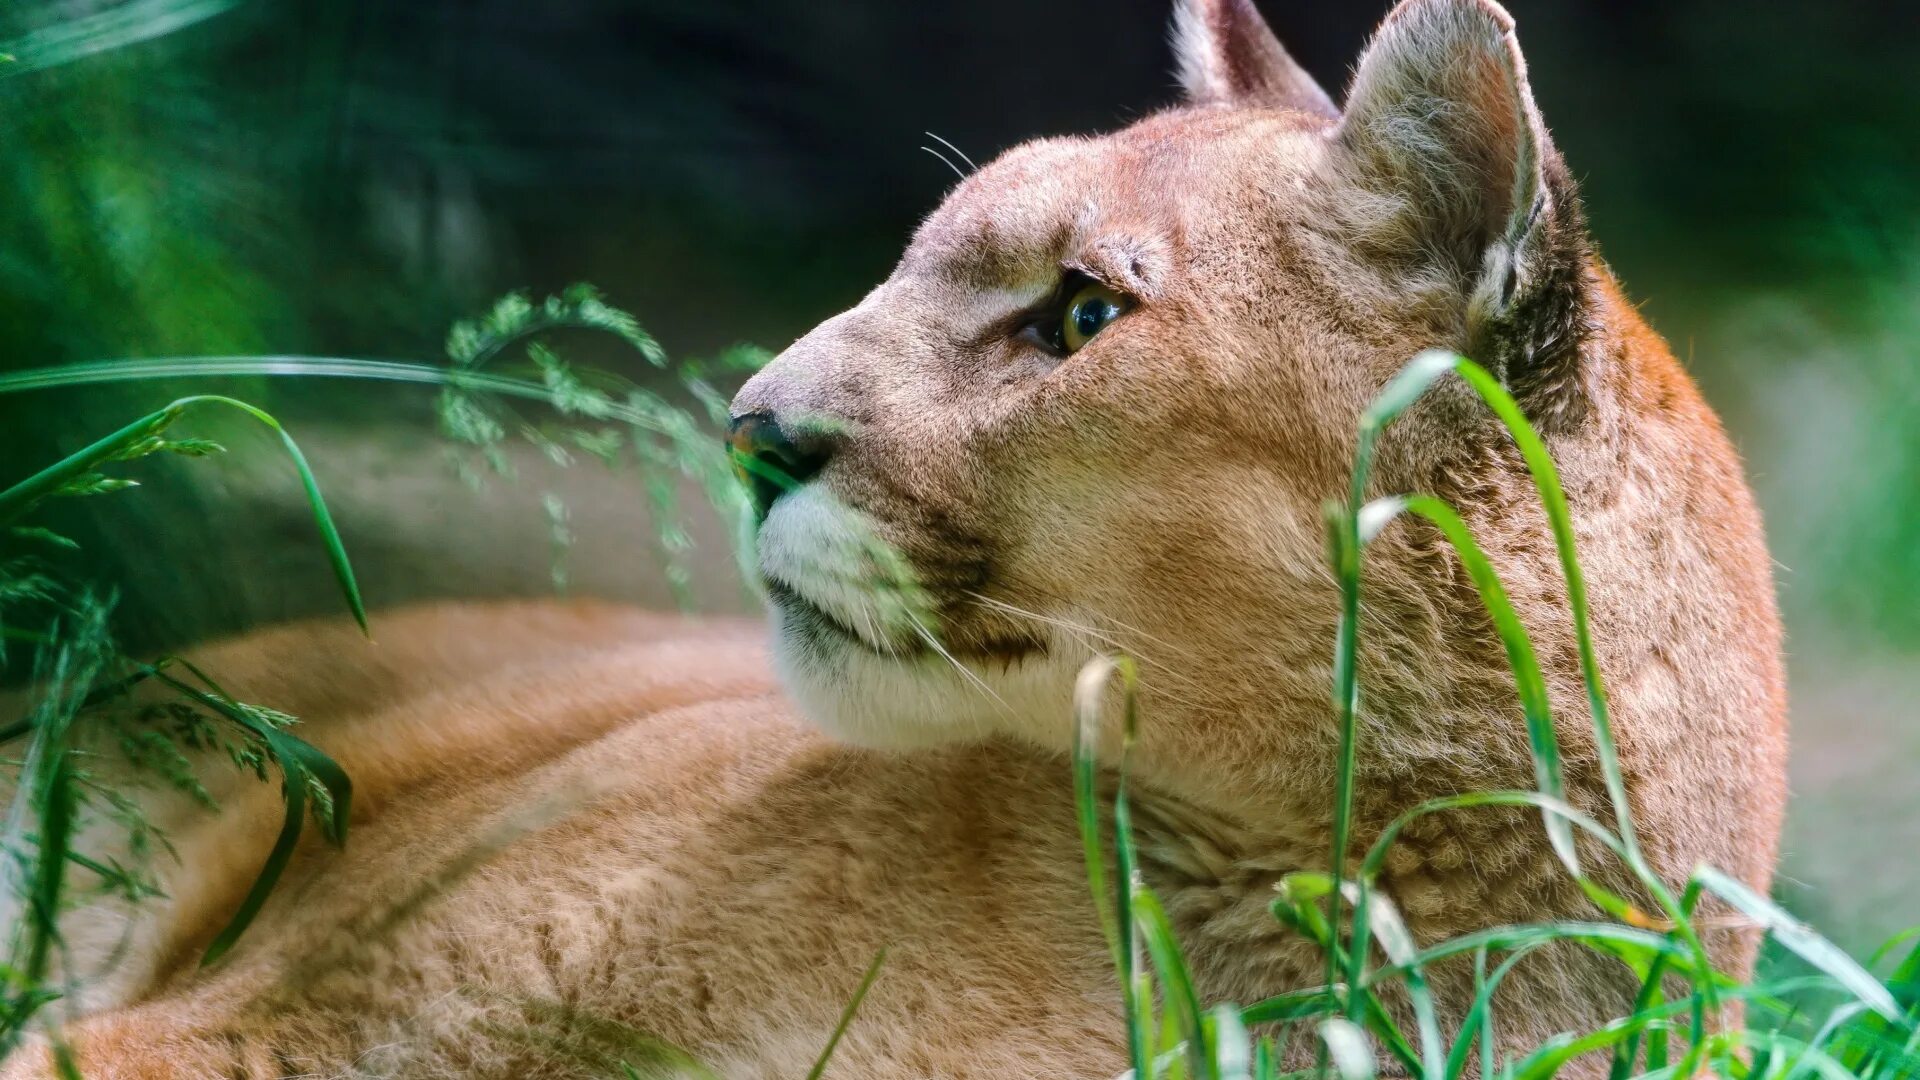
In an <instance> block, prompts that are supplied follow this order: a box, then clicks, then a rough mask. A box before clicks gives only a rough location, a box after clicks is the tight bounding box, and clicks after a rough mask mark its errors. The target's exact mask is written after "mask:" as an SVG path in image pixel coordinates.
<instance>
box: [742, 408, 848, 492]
mask: <svg viewBox="0 0 1920 1080" xmlns="http://www.w3.org/2000/svg"><path fill="white" fill-rule="evenodd" d="M727 447H728V450H729V452H730V455H731V456H732V458H733V470H734V472H735V473H737V474H739V477H740V480H741V482H742V483H744V484H746V486H747V493H748V495H749V496H750V497H751V498H752V500H753V512H754V515H755V516H756V517H762V518H764V517H766V516H767V511H768V510H771V509H772V508H773V501H774V500H775V499H778V498H779V497H780V496H782V495H784V494H786V493H787V492H789V491H792V490H794V489H795V488H797V487H799V486H800V485H801V484H804V483H806V482H807V481H808V480H811V479H813V478H814V477H815V476H817V475H819V473H820V470H821V469H822V468H825V467H826V464H827V459H828V458H830V457H832V456H833V454H832V448H831V446H830V445H829V442H828V439H827V437H826V436H825V435H824V434H817V435H806V434H801V435H799V436H798V437H797V438H796V437H795V436H794V435H790V434H789V433H788V432H787V431H786V430H784V429H782V428H781V426H780V423H779V421H777V420H775V419H774V418H773V414H771V413H763V412H761V413H748V414H746V415H745V416H736V417H734V418H733V426H732V429H731V430H730V431H729V432H728V433H727Z"/></svg>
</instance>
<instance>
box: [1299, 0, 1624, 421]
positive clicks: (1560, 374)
mask: <svg viewBox="0 0 1920 1080" xmlns="http://www.w3.org/2000/svg"><path fill="white" fill-rule="evenodd" d="M1337 141H1338V143H1339V144H1340V148H1341V150H1342V151H1343V153H1342V155H1341V158H1342V167H1343V170H1344V171H1345V172H1346V173H1347V174H1348V179H1349V182H1350V183H1352V184H1354V185H1356V186H1358V187H1360V188H1362V189H1363V193H1364V194H1365V195H1367V196H1370V198H1369V197H1363V198H1361V199H1357V200H1353V202H1354V204H1355V205H1360V206H1364V207H1366V209H1365V211H1364V212H1363V214H1362V217H1361V218H1360V219H1357V220H1356V221H1354V222H1351V223H1350V224H1352V225H1353V226H1354V227H1355V228H1354V232H1355V235H1356V237H1357V238H1358V239H1360V240H1361V241H1363V242H1365V243H1368V244H1369V246H1371V247H1372V248H1373V249H1374V251H1375V253H1376V254H1377V255H1380V256H1384V257H1385V259H1386V260H1387V261H1389V262H1398V263H1400V264H1402V265H1403V266H1407V267H1408V268H1409V269H1417V271H1418V272H1424V273H1428V274H1431V273H1434V272H1438V273H1440V274H1442V275H1445V277H1446V278H1447V279H1450V283H1451V284H1453V285H1454V286H1456V287H1458V288H1460V289H1461V290H1462V291H1463V292H1464V293H1465V295H1466V297H1467V307H1466V316H1467V318H1466V326H1467V340H1466V341H1464V342H1462V343H1460V346H1461V347H1462V348H1464V349H1465V351H1466V352H1467V354H1468V355H1469V356H1472V357H1473V358H1474V359H1476V360H1479V361H1480V362H1481V363H1483V364H1487V365H1488V366H1490V367H1492V368H1494V369H1495V370H1496V371H1500V372H1501V373H1503V375H1504V376H1505V377H1506V379H1507V381H1508V382H1509V384H1510V385H1511V386H1513V387H1514V388H1515V390H1516V392H1520V391H1523V390H1524V391H1526V396H1525V397H1523V403H1524V402H1525V401H1526V400H1527V398H1528V397H1531V398H1533V399H1534V404H1535V405H1536V406H1539V407H1541V408H1544V409H1548V410H1557V411H1559V412H1561V413H1567V412H1577V411H1578V410H1579V408H1580V402H1579V401H1578V400H1577V398H1578V395H1577V393H1576V392H1575V391H1576V390H1577V383H1578V375H1579V373H1578V371H1577V369H1576V361H1577V358H1578V353H1579V344H1580V342H1579V338H1580V337H1581V334H1582V332H1583V327H1584V325H1585V301H1584V297H1585V289H1584V283H1585V273H1586V267H1587V263H1588V261H1589V258H1590V255H1591V248H1590V245H1589V243H1588V241H1587V238H1586V226H1585V222H1584V219H1583V216H1582V214H1581V211H1580V205H1579V197H1578V194H1577V192H1576V191H1575V189H1574V184H1573V181H1572V179H1571V177H1570V176H1569V175H1568V173H1567V170H1566V166H1565V164H1564V163H1563V162H1562V160H1561V158H1560V154H1559V152H1558V151H1557V150H1555V149H1554V146H1553V143H1552V141H1551V139H1550V138H1549V137H1548V134H1547V128H1546V124H1545V123H1544V122H1542V120H1541V118H1540V110H1539V107H1538V106H1537V105H1535V103H1534V100H1533V91H1532V89H1531V87H1529V85H1528V83H1527V65H1526V60H1525V59H1524V58H1523V57H1522V56H1521V55H1520V44H1519V41H1518V40H1517V39H1516V38H1515V37H1514V32H1513V19H1512V18H1511V17H1510V16H1509V15H1508V14H1507V13H1506V11H1505V10H1504V9H1503V8H1501V7H1500V5H1498V4H1496V3H1494V2H1492V0H1403V2H1402V3H1401V4H1400V5H1399V6H1398V7H1396V8H1395V9H1394V10H1393V12H1392V13H1391V14H1390V15H1388V16H1387V18H1386V21H1385V22H1383V23H1382V24H1381V26H1380V29H1379V30H1378V31H1377V32H1376V33H1375V35H1374V38H1373V41H1372V43H1371V44H1370V45H1368V47H1367V50H1366V52H1365V53H1364V54H1363V55H1362V56H1361V58H1360V64H1359V67H1358V69H1357V70H1356V72H1355V74H1354V78H1353V86H1352V89H1351V90H1350V92H1349V93H1348V95H1347V109H1346V114H1345V115H1344V116H1343V117H1342V119H1341V122H1340V127H1339V129H1338V133H1337ZM1548 419H1551V417H1548Z"/></svg>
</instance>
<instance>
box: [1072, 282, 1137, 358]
mask: <svg viewBox="0 0 1920 1080" xmlns="http://www.w3.org/2000/svg"><path fill="white" fill-rule="evenodd" d="M1126 309H1127V300H1126V297H1124V296H1121V295H1120V294H1119V293H1117V292H1114V291H1113V290H1112V289H1109V288H1107V287H1106V286H1105V285H1102V284H1100V283H1099V282H1097V281H1093V282H1088V283H1087V284H1086V285H1085V286H1084V287H1082V288H1081V290H1080V291H1079V292H1077V293H1074V294H1073V296H1072V298H1071V299H1069V300H1068V301H1067V311H1066V314H1065V315H1064V316H1062V317H1061V320H1060V347H1061V350H1062V351H1064V352H1069V353H1073V352H1079V351H1080V346H1082V345H1085V344H1086V343H1087V341H1088V339H1090V338H1092V337H1093V335H1095V334H1097V333H1099V332H1100V331H1102V330H1104V329H1106V326H1107V324H1108V323H1110V322H1112V321H1113V320H1115V319H1117V318H1119V317H1120V315H1121V313H1122V312H1124V311H1126Z"/></svg>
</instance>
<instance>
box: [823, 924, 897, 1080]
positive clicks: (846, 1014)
mask: <svg viewBox="0 0 1920 1080" xmlns="http://www.w3.org/2000/svg"><path fill="white" fill-rule="evenodd" d="M886 962H887V950H885V949H881V950H880V951H879V952H877V953H875V954H873V963H871V964H868V965H867V973H866V974H865V975H864V976H862V977H861V979H860V985H859V987H857V988H856V989H855V990H854V992H853V997H852V998H850V999H848V1001H847V1007H846V1008H844V1009H842V1010H840V1022H839V1023H837V1024H835V1025H834V1026H833V1035H832V1036H831V1037H829V1038H828V1039H827V1045H826V1046H824V1047H822V1048H821V1050H820V1057H819V1059H818V1060H816V1061H815V1062H814V1063H813V1068H811V1069H808V1070H807V1080H820V1077H821V1075H822V1074H824V1073H825V1072H826V1071H827V1062H829V1061H831V1060H833V1052H834V1051H835V1050H836V1049H838V1048H839V1046H840V1039H841V1037H842V1036H844V1035H845V1034H846V1033H847V1027H848V1026H849V1025H851V1024H852V1023H853V1014H854V1013H856V1012H858V1011H860V1003H861V1002H862V1001H865V1000H866V999H867V991H869V990H871V989H873V982H874V980H875V979H878V978H879V977H880V965H882V964H884V963H886Z"/></svg>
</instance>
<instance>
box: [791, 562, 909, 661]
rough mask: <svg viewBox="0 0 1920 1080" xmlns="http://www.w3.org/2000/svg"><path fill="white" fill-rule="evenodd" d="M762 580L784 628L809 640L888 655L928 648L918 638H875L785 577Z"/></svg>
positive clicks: (899, 655) (898, 656)
mask: <svg viewBox="0 0 1920 1080" xmlns="http://www.w3.org/2000/svg"><path fill="white" fill-rule="evenodd" d="M761 584H762V585H763V586H764V587H765V589H766V591H767V599H769V600H771V601H773V604H774V606H775V607H776V608H778V609H779V610H780V614H781V628H782V629H783V630H785V631H788V632H792V633H797V634H798V635H800V636H801V637H803V638H806V639H807V640H809V641H816V642H817V641H818V640H820V639H821V638H823V637H824V638H827V639H830V640H831V639H838V640H840V641H843V642H845V643H847V644H850V645H854V646H857V647H859V648H860V649H863V650H865V651H866V652H869V653H872V654H873V655H875V656H883V657H887V658H888V659H907V658H911V657H914V656H918V655H920V654H921V653H923V652H925V651H926V648H925V646H924V644H923V643H922V642H920V641H917V640H908V641H904V642H902V641H896V640H893V639H891V638H888V639H883V640H882V641H878V642H876V641H873V640H871V639H870V638H868V637H867V636H866V635H865V634H862V633H861V632H860V631H859V630H858V629H856V628H855V627H854V626H853V625H852V624H851V623H849V622H847V621H846V620H845V619H842V618H841V617H840V616H838V615H835V614H834V613H833V612H831V611H829V610H827V609H826V608H824V607H822V606H820V605H819V604H816V603H814V602H813V601H812V600H809V599H807V597H806V595H805V594H803V593H802V592H800V590H798V589H796V588H794V587H793V586H791V585H788V584H787V583H785V582H783V581H779V580H776V579H774V578H770V577H763V578H762V579H761Z"/></svg>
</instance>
